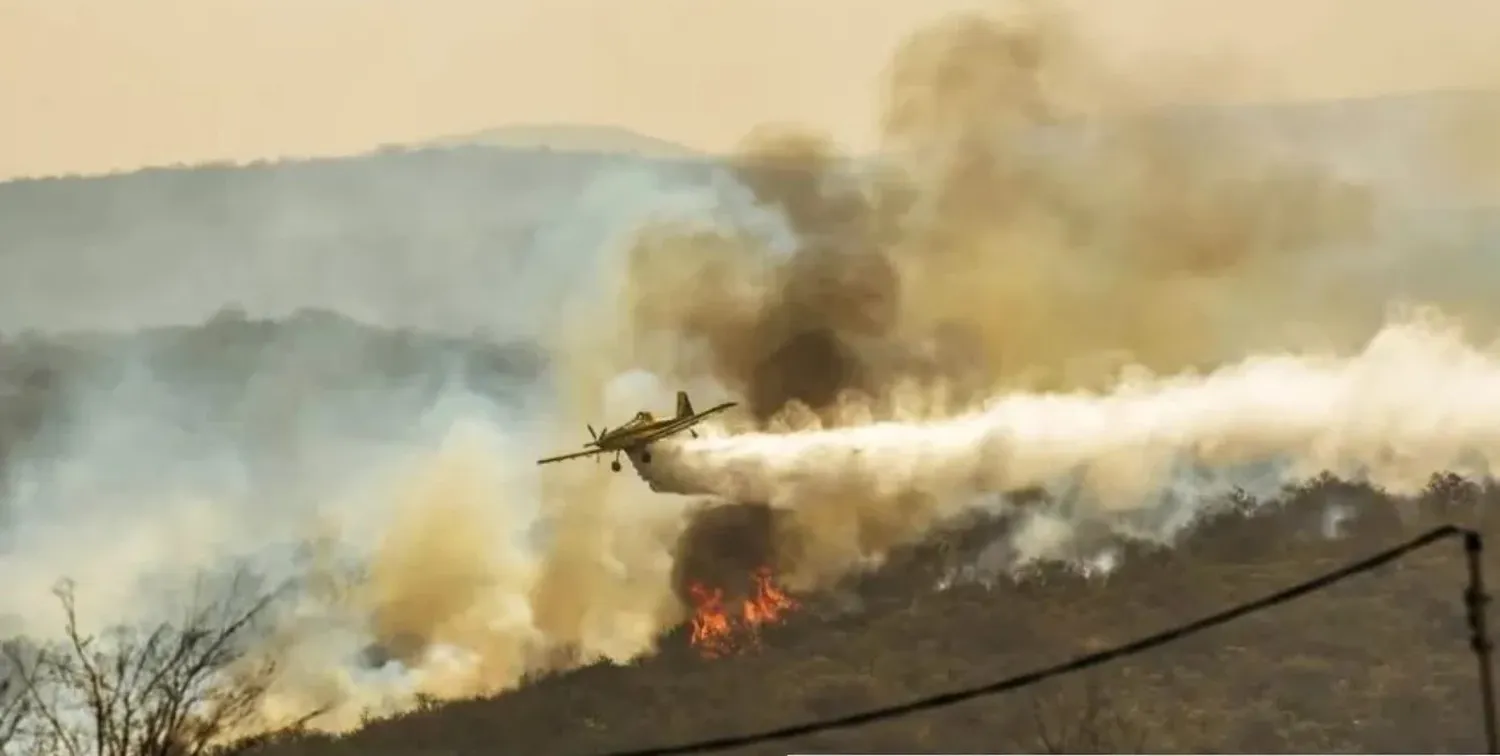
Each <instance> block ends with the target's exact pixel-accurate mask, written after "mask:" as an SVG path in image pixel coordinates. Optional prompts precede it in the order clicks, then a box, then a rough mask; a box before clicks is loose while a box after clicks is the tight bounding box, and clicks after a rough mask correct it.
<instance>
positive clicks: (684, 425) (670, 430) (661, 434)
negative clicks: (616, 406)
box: [639, 402, 739, 443]
mask: <svg viewBox="0 0 1500 756" xmlns="http://www.w3.org/2000/svg"><path fill="white" fill-rule="evenodd" d="M738 404H739V402H725V403H723V404H720V405H718V406H715V407H710V408H708V409H706V410H703V411H702V412H699V413H698V414H696V415H693V416H692V417H684V418H682V419H681V420H678V421H676V422H674V423H671V424H670V425H664V426H662V427H661V428H658V429H657V430H655V431H652V432H651V433H650V434H649V435H646V436H643V437H641V438H640V439H639V442H640V443H648V442H651V441H655V440H657V439H659V438H666V437H667V436H670V435H673V434H676V433H681V432H683V431H685V430H687V429H688V428H691V427H693V426H694V425H697V424H698V423H701V422H703V421H704V420H707V419H708V417H709V416H710V415H717V414H719V413H720V412H723V411H724V410H727V409H729V408H730V407H734V406H737V405H738Z"/></svg>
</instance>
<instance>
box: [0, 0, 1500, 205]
mask: <svg viewBox="0 0 1500 756" xmlns="http://www.w3.org/2000/svg"><path fill="white" fill-rule="evenodd" d="M1070 4H1071V5H1072V6H1075V7H1076V8H1079V9H1081V14H1082V21H1083V23H1084V26H1085V29H1086V32H1087V34H1088V35H1089V36H1090V37H1091V38H1092V39H1094V40H1096V42H1097V44H1098V45H1099V49H1101V50H1103V51H1105V52H1106V53H1107V54H1108V55H1110V56H1112V57H1114V58H1118V59H1122V60H1138V59H1140V58H1142V57H1154V56H1167V55H1171V56H1177V55H1199V54H1204V53H1213V52H1216V51H1217V52H1218V53H1219V54H1221V55H1230V56H1233V57H1234V58H1236V59H1237V68H1236V79H1235V81H1236V85H1235V86H1234V87H1232V88H1231V87H1223V88H1218V87H1211V88H1209V90H1208V91H1207V92H1205V93H1203V94H1207V95H1211V96H1219V97H1224V96H1230V97H1236V98H1250V99H1258V100H1264V99H1283V98H1290V97H1296V98H1305V97H1338V96H1357V95H1367V94H1378V93H1385V92H1397V91H1411V90H1422V89H1433V88H1447V87H1472V86H1490V85H1493V84H1495V83H1496V82H1497V81H1500V2H1496V0H1070ZM982 5H984V3H981V2H975V1H973V0H420V2H418V1H416V0H0V177H10V176H17V175H38V174H55V173H66V172H78V171H81V172H98V171H109V170H118V169H124V168H134V167H139V166H141V165H150V164H163V163H173V162H196V161H203V160H212V159H226V158H227V159H249V158H255V157H268V156H283V155H310V154H337V153H348V152H355V151H361V150H365V149H368V148H370V147H372V146H375V145H378V144H381V143H388V142H400V141H410V140H417V139H424V138H428V137H435V136H441V135H447V134H453V133H462V132H468V131H475V130H479V129H484V128H489V127H493V126H498V125H504V124H510V123H555V122H571V123H600V124H614V125H619V126H624V127H627V128H630V129H633V130H636V131H640V132H643V133H646V134H650V135H652V136H656V137H661V138H664V139H668V140H671V141H676V142H680V143H682V144H686V145H689V146H692V147H696V148H700V149H708V150H723V149H726V148H728V147H729V146H730V145H732V144H733V143H734V142H735V141H736V140H738V138H739V137H740V136H741V135H742V134H743V133H744V131H745V130H746V129H747V127H749V126H750V125H752V124H754V123H757V122H762V121H768V120H770V121H792V122H800V123H806V124H810V125H815V126H818V127H820V128H823V129H826V130H829V131H831V132H832V133H834V134H835V135H836V136H837V137H838V138H839V139H840V140H841V141H843V142H844V143H845V144H847V145H849V146H851V147H853V148H855V149H861V148H867V147H868V146H870V144H871V142H872V139H873V136H872V132H873V123H872V120H873V119H872V113H873V112H874V111H875V108H876V102H877V97H878V87H877V84H878V81H879V74H880V70H881V67H882V65H883V64H884V63H885V61H886V59H887V57H888V56H889V54H890V52H891V51H892V49H893V48H894V47H895V45H896V44H897V43H898V42H899V41H900V39H901V38H902V37H903V36H904V35H905V34H906V33H908V32H909V31H911V30H912V29H913V28H914V27H916V26H917V25H919V24H921V23H923V22H926V21H930V20H933V19H934V18H936V17H938V16H941V15H943V14H944V13H948V12H952V11H954V10H958V9H964V8H972V7H978V6H982ZM1188 68H1189V69H1190V68H1191V66H1189V67H1188ZM1179 70H1182V69H1181V68H1179Z"/></svg>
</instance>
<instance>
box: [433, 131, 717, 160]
mask: <svg viewBox="0 0 1500 756" xmlns="http://www.w3.org/2000/svg"><path fill="white" fill-rule="evenodd" d="M412 146H413V147H415V148H423V147H438V148H444V147H467V146H483V147H504V148H508V149H535V150H548V151H553V152H597V153H608V154H616V155H636V156H639V157H647V158H667V159H674V158H699V157H706V155H705V154H704V153H702V152H698V151H697V150H693V149H690V148H688V147H685V146H683V145H680V144H677V143H675V142H669V141H667V140H665V139H657V138H656V137H652V136H647V135H645V134H641V133H638V132H635V131H631V130H629V129H625V128H621V127H618V126H590V125H584V124H568V123H557V124H520V125H514V126H502V127H499V128H493V129H485V130H483V131H476V132H472V133H468V134H457V135H453V136H445V137H439V138H437V139H431V140H427V141H425V142H419V143H417V144H415V145H412Z"/></svg>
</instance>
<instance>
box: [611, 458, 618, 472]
mask: <svg viewBox="0 0 1500 756" xmlns="http://www.w3.org/2000/svg"><path fill="white" fill-rule="evenodd" d="M609 469H611V470H614V471H615V472H619V471H620V460H618V459H617V460H615V461H613V462H610V463H609Z"/></svg>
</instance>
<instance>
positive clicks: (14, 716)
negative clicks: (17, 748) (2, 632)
mask: <svg viewBox="0 0 1500 756" xmlns="http://www.w3.org/2000/svg"><path fill="white" fill-rule="evenodd" d="M6 648H7V649H8V648H9V644H6ZM30 713H31V698H30V697H29V696H27V695H26V691H25V690H24V689H23V687H22V686H21V685H20V684H19V683H18V682H17V679H16V678H15V677H14V676H13V670H12V669H11V667H10V665H9V664H6V665H3V666H0V754H9V753H10V752H11V743H12V742H13V741H16V740H17V739H18V738H17V735H18V734H19V733H20V732H21V728H22V725H24V724H25V723H26V722H27V721H28V715H29V714H30Z"/></svg>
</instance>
